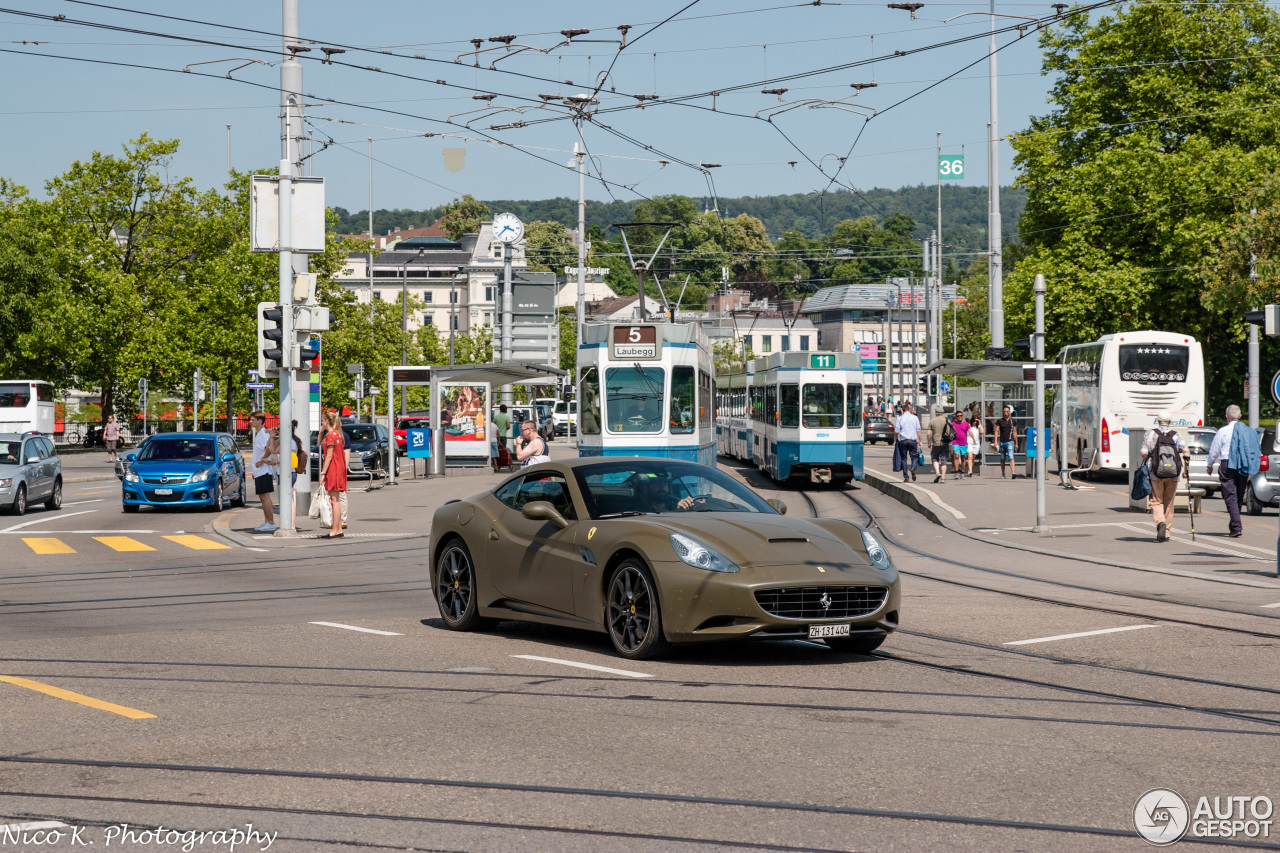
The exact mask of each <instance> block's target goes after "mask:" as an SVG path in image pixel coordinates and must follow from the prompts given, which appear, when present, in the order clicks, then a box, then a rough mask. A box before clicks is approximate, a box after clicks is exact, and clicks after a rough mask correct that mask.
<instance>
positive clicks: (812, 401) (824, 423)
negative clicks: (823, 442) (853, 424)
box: [802, 383, 844, 429]
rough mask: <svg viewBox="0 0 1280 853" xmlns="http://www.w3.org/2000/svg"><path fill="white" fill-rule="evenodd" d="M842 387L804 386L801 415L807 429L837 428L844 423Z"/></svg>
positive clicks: (824, 385) (826, 385)
mask: <svg viewBox="0 0 1280 853" xmlns="http://www.w3.org/2000/svg"><path fill="white" fill-rule="evenodd" d="M843 398H844V389H843V388H841V387H840V386H839V385H828V384H826V383H823V384H813V385H805V386H804V405H803V408H802V415H803V417H804V425H805V426H806V427H808V428H809V429H837V428H839V427H840V426H841V425H842V424H843V423H844V399H843Z"/></svg>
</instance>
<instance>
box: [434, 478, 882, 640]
mask: <svg viewBox="0 0 1280 853" xmlns="http://www.w3.org/2000/svg"><path fill="white" fill-rule="evenodd" d="M785 513H786V505H785V504H783V503H781V502H780V501H766V500H764V499H762V498H760V497H759V496H758V495H756V494H755V493H754V492H752V491H751V490H750V489H748V488H747V487H746V486H744V485H742V484H741V483H739V482H738V481H737V480H734V479H733V478H731V477H729V476H728V475H726V474H724V473H723V472H721V471H719V470H717V469H716V468H712V467H709V466H706V465H699V464H696V463H692V462H677V461H673V460H670V459H648V458H606V459H601V458H599V457H596V458H586V459H569V460H565V461H556V462H548V463H544V464H542V465H537V466H534V467H532V468H526V469H524V470H522V471H520V472H519V473H518V474H515V475H514V476H511V477H509V478H508V479H506V480H505V481H503V483H502V484H501V485H499V486H498V487H497V488H495V489H494V490H493V491H491V492H485V493H483V494H479V495H475V496H473V497H471V498H468V499H467V500H457V501H451V502H449V503H447V504H445V505H444V506H442V507H441V508H440V509H438V510H436V513H435V516H434V517H433V519H432V524H431V543H432V566H431V585H432V589H433V591H434V594H435V599H436V603H437V605H438V606H439V608H440V615H441V618H442V619H443V621H444V624H445V626H446V627H448V628H450V629H453V630H456V631H475V630H482V629H485V628H488V627H492V626H493V625H494V624H495V623H496V622H498V621H501V620H513V619H516V620H525V621H531V622H543V623H547V624H551V625H560V626H564V627H571V628H583V629H586V630H590V631H599V632H604V633H605V634H607V635H608V636H609V639H610V640H611V641H612V643H613V647H614V649H616V650H617V652H618V654H620V655H622V656H623V657H627V658H633V659H643V658H655V657H659V656H661V655H663V654H664V653H665V652H667V651H668V650H669V648H670V646H671V645H672V644H682V643H700V642H707V641H712V640H725V639H732V638H742V637H758V638H778V639H810V640H821V641H823V642H825V643H826V644H827V645H828V646H830V647H831V648H832V649H834V650H836V651H839V652H850V653H858V654H866V653H868V652H870V651H872V650H874V649H875V648H877V647H878V646H879V645H880V644H881V643H883V642H884V640H885V638H886V637H887V636H888V635H889V634H890V633H891V632H893V631H894V630H896V629H897V627H898V606H899V605H898V602H899V590H898V572H897V570H896V569H895V568H894V565H893V561H892V559H891V558H890V556H889V552H888V550H887V549H886V548H885V547H884V545H883V544H882V543H881V542H880V541H879V539H878V538H877V537H876V535H875V534H874V533H873V532H872V531H870V530H868V529H866V528H863V527H860V526H858V525H857V524H855V523H854V522H852V521H849V520H846V519H841V518H787V517H786V516H785Z"/></svg>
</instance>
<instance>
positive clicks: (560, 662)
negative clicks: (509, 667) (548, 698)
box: [512, 655, 653, 678]
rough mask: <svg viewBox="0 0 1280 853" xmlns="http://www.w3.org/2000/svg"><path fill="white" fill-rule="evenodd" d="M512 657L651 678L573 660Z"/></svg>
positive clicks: (533, 656)
mask: <svg viewBox="0 0 1280 853" xmlns="http://www.w3.org/2000/svg"><path fill="white" fill-rule="evenodd" d="M512 657H513V658H522V659H524V660H540V661H542V662H543V663H558V664H562V665H563V666H576V667H578V669H591V670H595V671H596V672H607V673H609V674H610V675H625V676H627V677H629V678H653V676H652V675H649V674H648V673H645V672H631V671H630V670H627V669H614V668H613V667H608V666H596V665H595V664H593V663H578V662H577V661H573V660H560V659H559V658H543V657H538V656H537V655H512Z"/></svg>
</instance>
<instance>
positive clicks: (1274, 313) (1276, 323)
mask: <svg viewBox="0 0 1280 853" xmlns="http://www.w3.org/2000/svg"><path fill="white" fill-rule="evenodd" d="M1244 321H1245V322H1246V323H1252V324H1253V325H1255V326H1261V327H1262V332H1263V334H1265V335H1268V336H1270V337H1275V336H1277V335H1280V305H1264V306H1263V307H1262V309H1261V310H1259V311H1246V312H1244Z"/></svg>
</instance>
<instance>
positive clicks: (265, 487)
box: [249, 412, 276, 533]
mask: <svg viewBox="0 0 1280 853" xmlns="http://www.w3.org/2000/svg"><path fill="white" fill-rule="evenodd" d="M249 426H250V428H251V429H252V430H253V491H254V493H255V494H256V495H257V496H258V500H260V501H262V515H263V517H264V519H265V520H264V521H263V522H262V524H260V525H258V527H257V528H255V529H254V531H253V532H254V533H274V532H275V531H276V525H275V511H274V510H273V508H272V506H271V493H272V492H274V491H275V478H274V477H273V476H272V475H273V474H274V473H275V471H274V468H273V467H272V465H271V433H270V432H268V431H267V416H266V413H264V412H254V413H253V414H251V415H249Z"/></svg>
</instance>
